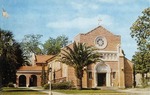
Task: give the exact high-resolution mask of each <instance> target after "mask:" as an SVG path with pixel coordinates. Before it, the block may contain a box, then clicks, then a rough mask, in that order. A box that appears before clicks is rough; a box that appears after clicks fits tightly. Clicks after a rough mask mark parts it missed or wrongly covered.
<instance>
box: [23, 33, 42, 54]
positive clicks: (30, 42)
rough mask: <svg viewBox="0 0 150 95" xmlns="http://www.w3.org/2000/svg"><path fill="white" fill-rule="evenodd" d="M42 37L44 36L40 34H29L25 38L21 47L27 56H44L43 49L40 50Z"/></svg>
mask: <svg viewBox="0 0 150 95" xmlns="http://www.w3.org/2000/svg"><path fill="white" fill-rule="evenodd" d="M41 37H42V35H39V34H37V35H34V34H28V35H25V36H24V38H23V40H22V42H21V46H22V50H23V51H24V54H25V55H29V54H30V53H35V54H42V49H41V48H40V46H42V44H41V43H40V38H41Z"/></svg>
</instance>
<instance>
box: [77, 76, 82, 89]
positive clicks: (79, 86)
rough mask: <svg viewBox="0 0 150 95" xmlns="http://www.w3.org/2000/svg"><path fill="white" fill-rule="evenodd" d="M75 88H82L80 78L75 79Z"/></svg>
mask: <svg viewBox="0 0 150 95" xmlns="http://www.w3.org/2000/svg"><path fill="white" fill-rule="evenodd" d="M77 89H79V90H81V89H82V78H78V79H77Z"/></svg>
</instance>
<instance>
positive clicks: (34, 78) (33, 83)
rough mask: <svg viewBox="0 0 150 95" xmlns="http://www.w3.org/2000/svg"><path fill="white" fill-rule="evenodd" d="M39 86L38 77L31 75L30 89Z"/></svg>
mask: <svg viewBox="0 0 150 95" xmlns="http://www.w3.org/2000/svg"><path fill="white" fill-rule="evenodd" d="M33 86H37V76H36V75H31V77H30V87H33Z"/></svg>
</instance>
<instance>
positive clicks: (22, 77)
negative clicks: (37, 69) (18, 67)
mask: <svg viewBox="0 0 150 95" xmlns="http://www.w3.org/2000/svg"><path fill="white" fill-rule="evenodd" d="M19 87H26V76H25V75H20V76H19Z"/></svg>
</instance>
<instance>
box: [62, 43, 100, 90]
mask: <svg viewBox="0 0 150 95" xmlns="http://www.w3.org/2000/svg"><path fill="white" fill-rule="evenodd" d="M95 50H96V49H94V48H93V47H91V46H86V44H84V43H76V42H74V43H73V48H71V47H68V46H66V49H63V52H62V53H61V54H62V57H61V59H60V62H62V63H65V64H67V65H69V66H71V67H73V68H74V70H75V75H76V77H77V80H78V81H77V84H78V85H77V86H78V89H82V77H83V68H84V67H85V66H88V65H89V64H92V63H96V62H98V61H101V60H100V56H101V55H100V54H99V53H98V52H95Z"/></svg>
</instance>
